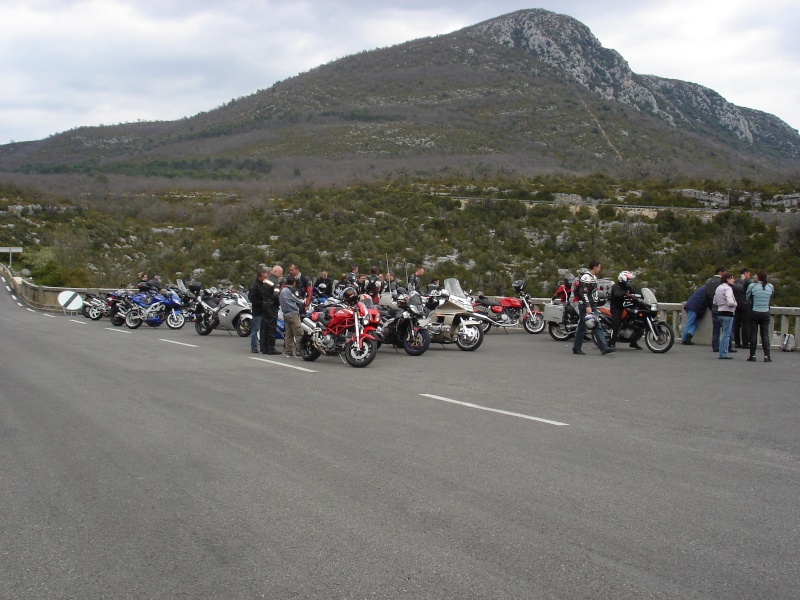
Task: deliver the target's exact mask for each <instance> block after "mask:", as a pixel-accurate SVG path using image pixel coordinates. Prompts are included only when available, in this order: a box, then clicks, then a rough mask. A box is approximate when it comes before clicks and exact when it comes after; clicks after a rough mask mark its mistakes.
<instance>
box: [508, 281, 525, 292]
mask: <svg viewBox="0 0 800 600" xmlns="http://www.w3.org/2000/svg"><path fill="white" fill-rule="evenodd" d="M511 287H513V288H514V291H515V292H520V291H522V288H524V287H525V282H524V281H522V280H521V279H517V280H516V281H514V282H513V283H512V284H511Z"/></svg>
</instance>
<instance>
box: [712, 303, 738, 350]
mask: <svg viewBox="0 0 800 600" xmlns="http://www.w3.org/2000/svg"><path fill="white" fill-rule="evenodd" d="M731 319H733V317H731ZM721 326H722V322H721V321H720V320H719V317H718V315H717V311H716V310H712V311H711V350H712V351H713V352H719V339H720V328H721ZM732 331H733V321H731V332H732ZM731 348H733V336H732V335H729V336H728V347H727V348H726V349H725V355H726V356H727V355H728V350H730V349H731Z"/></svg>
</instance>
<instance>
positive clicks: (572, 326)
mask: <svg viewBox="0 0 800 600" xmlns="http://www.w3.org/2000/svg"><path fill="white" fill-rule="evenodd" d="M565 312H566V316H565V314H564V313H565ZM542 318H543V321H544V322H545V323H547V333H549V334H550V337H551V338H553V339H554V340H556V341H557V342H563V341H565V340H568V339H569V338H571V337H573V336H574V335H575V331H577V329H578V311H577V310H576V309H575V307H574V306H568V305H566V304H564V303H562V302H558V301H553V302H552V303H551V304H545V306H544V312H543V313H542Z"/></svg>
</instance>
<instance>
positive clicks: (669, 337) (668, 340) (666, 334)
mask: <svg viewBox="0 0 800 600" xmlns="http://www.w3.org/2000/svg"><path fill="white" fill-rule="evenodd" d="M653 327H654V328H655V330H656V333H657V334H658V337H655V336H654V335H653V334H652V332H650V331H648V332H647V335H646V336H644V343H645V345H646V346H647V348H648V350H650V352H655V353H656V354H664V353H665V352H668V351H669V349H670V348H672V344H674V343H675V331H673V329H672V325H670V324H669V323H665V322H664V321H659V322H658V323H654V324H653Z"/></svg>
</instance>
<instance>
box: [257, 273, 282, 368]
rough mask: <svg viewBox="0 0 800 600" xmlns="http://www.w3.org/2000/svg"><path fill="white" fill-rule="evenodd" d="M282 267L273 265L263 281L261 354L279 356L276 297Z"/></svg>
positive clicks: (278, 308)
mask: <svg viewBox="0 0 800 600" xmlns="http://www.w3.org/2000/svg"><path fill="white" fill-rule="evenodd" d="M282 275H283V267H281V266H280V265H275V266H274V267H272V270H271V272H270V274H269V275H267V278H266V279H264V294H263V298H262V300H263V303H262V305H261V306H262V311H263V313H264V320H263V322H262V323H261V354H280V353H281V352H280V350H276V349H275V332H276V331H277V329H278V311H279V310H280V305H279V301H278V295H279V294H280V291H281V276H282Z"/></svg>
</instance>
